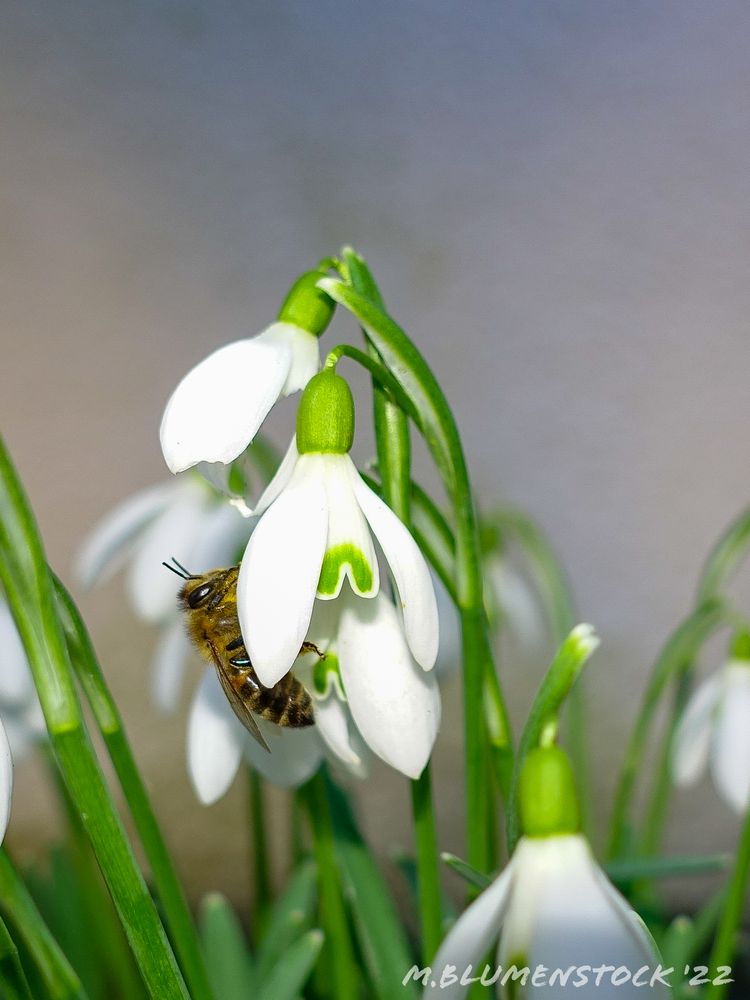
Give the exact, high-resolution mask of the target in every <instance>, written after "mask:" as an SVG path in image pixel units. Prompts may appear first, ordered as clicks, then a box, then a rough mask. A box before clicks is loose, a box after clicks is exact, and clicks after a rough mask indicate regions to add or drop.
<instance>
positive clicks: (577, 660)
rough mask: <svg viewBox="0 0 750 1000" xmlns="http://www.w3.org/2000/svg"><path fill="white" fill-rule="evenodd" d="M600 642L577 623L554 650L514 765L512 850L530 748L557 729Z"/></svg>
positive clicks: (509, 827)
mask: <svg viewBox="0 0 750 1000" xmlns="http://www.w3.org/2000/svg"><path fill="white" fill-rule="evenodd" d="M598 645H599V640H598V639H597V638H596V636H595V635H594V634H593V630H592V629H591V626H590V625H578V626H577V627H576V628H574V629H573V631H572V632H571V633H570V635H569V636H568V637H567V638H566V639H565V641H564V642H563V644H562V645H561V646H560V648H559V649H558V651H557V653H556V654H555V658H554V659H553V661H552V663H551V664H550V667H549V669H548V671H547V673H546V674H545V675H544V678H543V679H542V683H541V684H540V686H539V690H538V691H537V694H536V697H535V698H534V701H533V703H532V706H531V710H530V712H529V717H528V719H527V720H526V725H525V726H524V728H523V732H522V733H521V739H520V741H519V744H518V753H517V754H516V762H515V767H514V769H513V782H512V785H511V796H510V799H509V803H508V811H507V819H506V825H507V833H508V850H509V852H510V851H512V850H513V848H514V847H515V846H516V843H517V841H518V837H519V830H520V824H519V815H518V801H517V798H518V796H517V790H518V781H519V777H520V774H521V768H522V766H523V762H524V760H525V758H526V755H527V754H528V753H529V751H530V750H533V749H534V748H535V747H537V746H539V745H541V744H542V743H543V742H545V743H546V742H547V741H549V740H550V739H551V738H552V737H553V736H554V735H556V733H557V725H558V715H559V712H560V709H561V707H562V705H563V704H564V702H565V700H566V698H567V697H568V695H569V694H570V691H571V689H572V688H573V686H574V684H575V682H576V680H577V679H578V677H579V675H580V673H581V670H582V669H583V667H584V666H585V664H586V663H587V661H588V659H589V657H590V656H591V654H592V653H593V652H594V650H595V649H596V647H597V646H598Z"/></svg>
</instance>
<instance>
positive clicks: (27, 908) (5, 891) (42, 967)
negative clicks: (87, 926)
mask: <svg viewBox="0 0 750 1000" xmlns="http://www.w3.org/2000/svg"><path fill="white" fill-rule="evenodd" d="M0 910H2V912H3V914H4V916H5V919H6V920H7V921H8V922H9V923H10V924H11V926H12V927H13V929H14V931H15V933H16V936H17V938H18V939H19V941H23V943H24V945H25V946H26V949H27V950H28V952H29V954H30V955H31V957H32V959H33V960H34V963H35V965H36V967H37V970H38V972H39V975H40V977H41V979H42V981H43V982H44V985H45V987H46V989H47V992H48V994H49V996H50V998H51V1000H85V997H86V993H85V992H84V989H83V986H82V985H81V981H80V979H79V978H78V976H77V974H76V973H75V971H74V970H73V969H72V968H71V966H70V963H69V962H68V960H67V958H66V957H65V955H64V954H63V953H62V951H61V950H60V946H59V945H58V943H57V941H55V939H54V938H53V936H52V934H51V933H50V930H49V928H48V927H47V925H46V924H45V922H44V920H43V919H42V916H41V914H40V913H39V911H38V910H37V908H36V904H35V903H34V901H33V899H32V898H31V896H30V895H29V891H28V889H27V888H26V886H25V885H24V884H23V881H22V879H21V877H20V875H18V873H17V872H16V870H15V868H14V867H13V865H12V863H11V860H10V858H9V857H8V855H7V853H6V851H5V850H4V849H2V848H0Z"/></svg>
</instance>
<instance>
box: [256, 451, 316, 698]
mask: <svg viewBox="0 0 750 1000" xmlns="http://www.w3.org/2000/svg"><path fill="white" fill-rule="evenodd" d="M316 457H317V456H314V455H311V456H302V458H301V459H300V461H299V463H298V465H297V470H296V472H295V477H294V478H293V480H292V482H290V484H289V486H288V488H287V489H286V490H285V491H284V492H283V493H282V494H281V496H280V497H279V498H278V499H277V500H276V501H275V502H274V503H273V505H272V506H271V507H269V509H268V510H267V511H266V513H265V514H264V515H263V517H262V518H261V519H260V521H259V522H258V525H257V527H256V528H255V531H254V532H253V533H252V535H251V536H250V541H249V542H248V546H247V549H246V550H245V555H244V558H243V560H242V566H241V568H240V573H239V579H238V583H237V611H238V614H239V619H240V628H241V630H242V634H243V636H244V637H245V646H246V648H247V652H248V655H249V656H250V659H251V660H252V663H253V666H254V667H255V672H256V673H257V675H258V679H259V680H260V682H261V684H264V685H265V686H266V687H273V685H274V684H276V683H277V682H278V681H280V680H281V678H282V677H283V676H284V674H285V673H286V672H287V671H288V670H289V669H290V667H291V666H292V664H293V663H294V661H295V659H296V657H297V654H298V653H299V650H300V647H301V646H302V642H303V641H304V639H305V635H306V633H307V629H308V626H309V624H310V617H311V615H312V609H313V602H314V600H315V589H316V587H317V584H318V577H319V575H320V566H321V563H322V561H323V552H324V550H325V540H326V531H327V521H328V518H327V511H326V502H325V490H324V488H323V484H322V482H321V479H320V476H319V475H318V471H319V470H318V469H317V465H316V463H315V462H313V463H309V464H308V463H304V462H303V459H305V458H310V459H315V458H316ZM308 473H309V474H308Z"/></svg>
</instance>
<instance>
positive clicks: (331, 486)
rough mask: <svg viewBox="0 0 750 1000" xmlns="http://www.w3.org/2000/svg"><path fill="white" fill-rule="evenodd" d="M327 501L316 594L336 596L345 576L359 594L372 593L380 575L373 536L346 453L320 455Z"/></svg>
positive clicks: (319, 595)
mask: <svg viewBox="0 0 750 1000" xmlns="http://www.w3.org/2000/svg"><path fill="white" fill-rule="evenodd" d="M320 459H321V467H322V469H323V481H324V483H325V490H326V501H327V504H328V538H327V541H326V552H325V557H324V559H323V566H322V568H321V572H320V580H319V581H318V597H320V598H322V599H323V600H330V599H331V598H334V597H338V595H339V593H340V592H341V586H342V584H343V582H344V577H348V579H349V583H350V584H351V588H352V590H353V591H354V593H355V594H359V596H360V597H372V596H373V595H374V594H377V592H378V590H379V588H380V575H379V572H378V561H377V558H376V556H375V548H374V546H373V544H372V536H371V535H370V529H369V527H368V526H367V521H366V520H365V518H364V516H363V514H362V511H361V509H360V506H359V503H358V502H357V498H356V496H355V493H354V490H353V489H352V485H353V481H354V479H355V478H356V479H359V476H358V474H357V470H356V469H355V468H354V464H353V462H352V460H351V458H350V457H349V456H348V455H321V456H320Z"/></svg>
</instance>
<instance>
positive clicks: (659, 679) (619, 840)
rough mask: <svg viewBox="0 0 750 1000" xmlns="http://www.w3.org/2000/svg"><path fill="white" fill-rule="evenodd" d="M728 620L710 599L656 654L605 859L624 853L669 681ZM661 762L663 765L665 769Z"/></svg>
mask: <svg viewBox="0 0 750 1000" xmlns="http://www.w3.org/2000/svg"><path fill="white" fill-rule="evenodd" d="M729 621H731V615H730V614H729V612H728V610H727V608H726V606H725V605H724V604H722V602H721V601H719V600H717V599H710V600H708V601H706V602H704V603H703V604H702V605H700V606H699V607H698V608H696V609H695V610H694V611H692V612H691V614H690V615H688V617H687V618H686V619H685V620H684V621H683V622H682V624H681V625H680V626H679V627H678V628H677V629H676V630H675V631H674V632H673V633H672V635H671V636H670V638H669V639H668V640H667V642H666V644H665V645H664V647H663V649H662V651H661V653H660V654H659V656H658V658H657V660H656V663H655V664H654V667H653V670H652V671H651V679H650V680H649V683H648V686H647V688H646V693H645V695H644V697H643V701H642V703H641V708H640V711H639V713H638V716H637V718H636V721H635V725H634V727H633V731H632V733H631V736H630V740H629V742H628V746H627V748H626V750H625V756H624V759H623V764H622V769H621V771H620V776H619V779H618V783H617V790H616V793H615V802H614V807H613V810H612V826H611V830H610V837H609V849H608V856H609V857H611V858H615V857H618V856H619V855H621V854H623V853H624V852H625V851H626V848H627V843H626V840H627V832H628V831H627V824H628V818H629V813H630V805H631V801H632V798H633V794H634V792H635V785H636V779H637V776H638V774H639V772H640V770H641V764H642V762H643V759H644V755H645V753H646V749H647V746H648V739H649V733H650V729H651V723H652V722H653V719H654V715H655V713H656V709H657V708H658V706H659V703H660V702H661V699H662V696H663V695H664V692H665V691H666V690H667V688H668V686H669V684H670V682H671V681H672V680H673V679H674V678H676V677H678V676H679V675H680V673H681V672H683V671H685V670H687V669H688V668H689V666H690V663H691V662H692V660H693V659H694V657H695V655H696V653H697V651H698V650H699V649H700V647H701V646H702V645H703V643H704V642H705V641H706V640H707V639H708V637H709V636H710V635H711V634H712V633H713V632H715V631H716V629H718V628H719V627H720V626H721V625H725V624H727V623H728V622H729ZM664 763H665V762H664V760H663V761H662V765H663V766H664Z"/></svg>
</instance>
